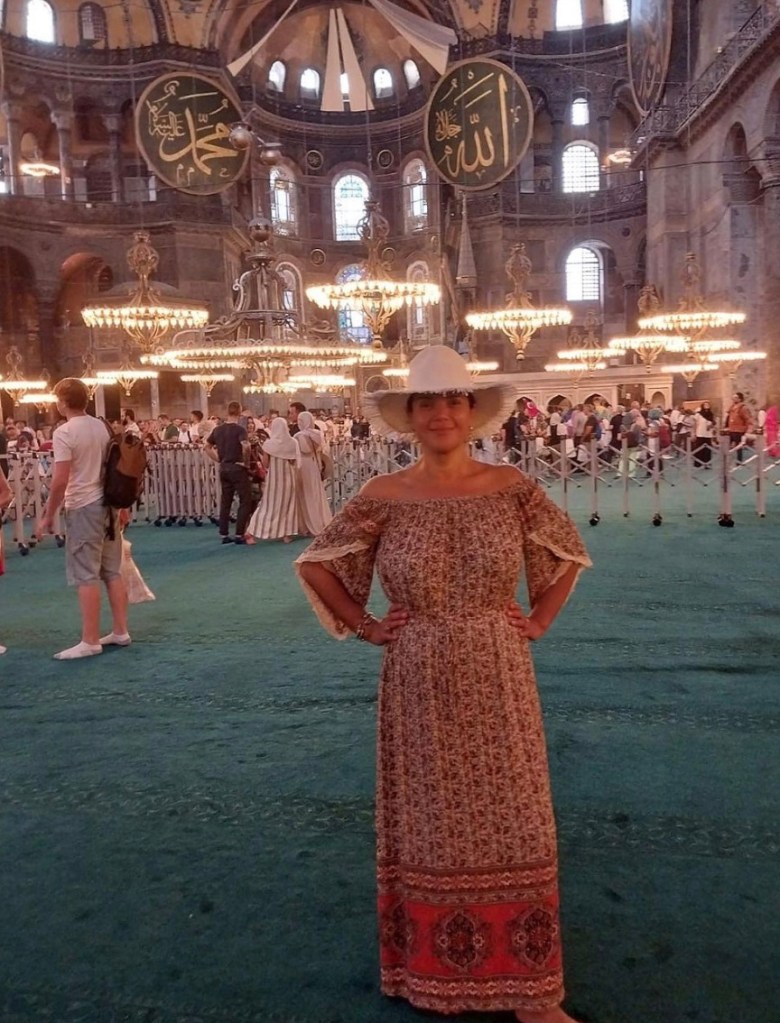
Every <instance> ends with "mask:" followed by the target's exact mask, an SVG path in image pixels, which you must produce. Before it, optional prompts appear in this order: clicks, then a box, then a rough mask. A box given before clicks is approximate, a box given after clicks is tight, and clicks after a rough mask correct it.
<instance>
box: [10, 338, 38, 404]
mask: <svg viewBox="0 0 780 1023" xmlns="http://www.w3.org/2000/svg"><path fill="white" fill-rule="evenodd" d="M5 361H6V362H7V363H8V365H9V367H10V372H9V374H8V376H7V377H0V390H3V391H5V392H6V394H8V395H9V396H10V398H11V400H12V401H13V403H14V405H18V404H19V402H20V399H21V398H22V396H23V395H25V394H27V393H28V392H29V391H45V390H47V388H48V386H49V381H48V380H44V379H40V380H25V379H24V377H23V376H22V361H23V360H22V353H21V352H20V351H19V349H18V348H17V347H16V345H12V346H11V347H10V348H9V349H8V352H7V354H6V357H5Z"/></svg>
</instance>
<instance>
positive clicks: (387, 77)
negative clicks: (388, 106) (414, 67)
mask: <svg viewBox="0 0 780 1023" xmlns="http://www.w3.org/2000/svg"><path fill="white" fill-rule="evenodd" d="M394 92H395V89H394V88H393V76H392V75H391V74H390V72H389V71H388V70H387V68H386V67H378V68H377V69H376V71H375V72H374V95H375V96H376V98H377V99H387V97H388V96H392V95H393V93H394Z"/></svg>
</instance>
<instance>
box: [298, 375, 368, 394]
mask: <svg viewBox="0 0 780 1023" xmlns="http://www.w3.org/2000/svg"><path fill="white" fill-rule="evenodd" d="M289 383H290V384H298V385H299V386H305V385H306V384H308V385H310V386H311V387H313V388H314V389H315V390H317V391H320V390H322V391H330V390H340V389H342V388H344V387H354V386H355V384H356V381H355V379H354V378H353V377H347V376H344V375H343V374H341V373H316V372H313V373H291V374H290V377H289Z"/></svg>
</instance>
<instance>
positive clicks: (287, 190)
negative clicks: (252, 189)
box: [269, 167, 298, 234]
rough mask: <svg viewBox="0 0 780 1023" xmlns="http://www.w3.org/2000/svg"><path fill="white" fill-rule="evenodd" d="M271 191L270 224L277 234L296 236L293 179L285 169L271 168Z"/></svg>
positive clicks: (295, 198) (296, 215)
mask: <svg viewBox="0 0 780 1023" xmlns="http://www.w3.org/2000/svg"><path fill="white" fill-rule="evenodd" d="M269 184H270V189H271V222H272V224H273V225H274V230H275V231H276V233H277V234H296V233H297V231H296V228H297V223H298V210H297V205H298V204H297V201H296V200H297V196H296V189H295V179H294V178H293V176H292V173H291V172H290V171H289V170H288V169H287V168H286V167H272V168H271V173H270V175H269Z"/></svg>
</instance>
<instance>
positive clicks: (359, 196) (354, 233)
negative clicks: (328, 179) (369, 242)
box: [333, 172, 368, 242]
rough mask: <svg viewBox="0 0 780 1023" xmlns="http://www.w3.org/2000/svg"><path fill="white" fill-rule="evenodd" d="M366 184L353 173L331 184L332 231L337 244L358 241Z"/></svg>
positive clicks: (363, 211)
mask: <svg viewBox="0 0 780 1023" xmlns="http://www.w3.org/2000/svg"><path fill="white" fill-rule="evenodd" d="M367 199H368V183H367V182H366V180H365V179H364V178H361V177H360V176H359V175H357V174H355V173H354V172H352V173H349V174H342V175H341V176H340V177H338V178H336V180H335V181H334V182H333V229H334V234H335V236H336V241H337V242H352V241H358V240H359V239H360V235H359V234H358V224H359V223H360V221H361V220H362V219H363V216H364V215H365V212H366V200H367Z"/></svg>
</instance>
